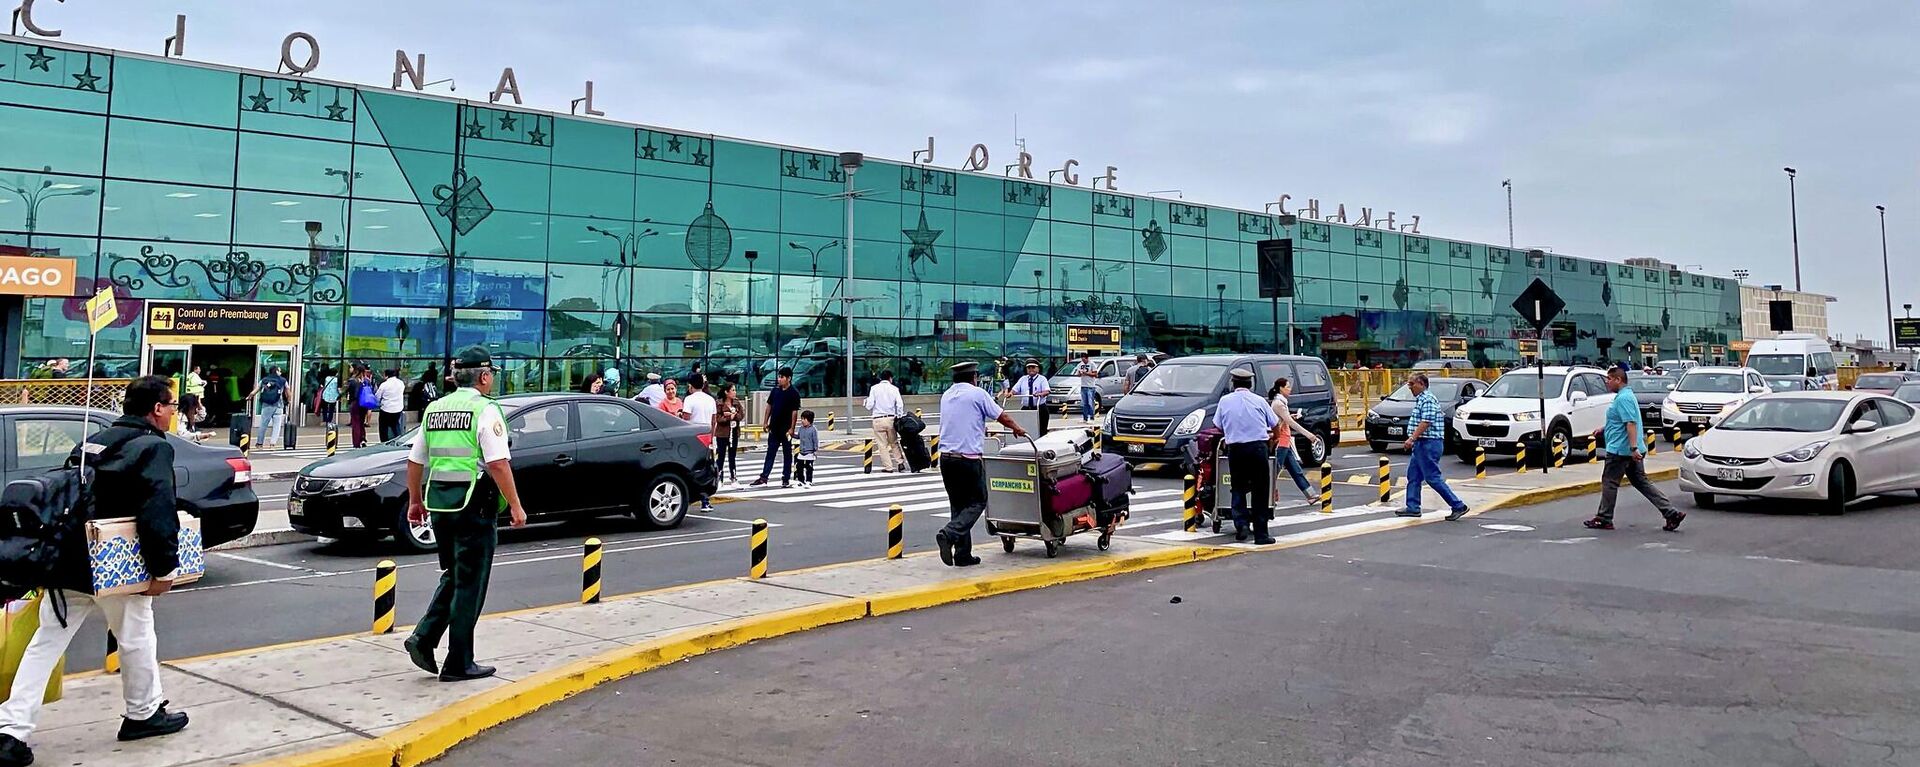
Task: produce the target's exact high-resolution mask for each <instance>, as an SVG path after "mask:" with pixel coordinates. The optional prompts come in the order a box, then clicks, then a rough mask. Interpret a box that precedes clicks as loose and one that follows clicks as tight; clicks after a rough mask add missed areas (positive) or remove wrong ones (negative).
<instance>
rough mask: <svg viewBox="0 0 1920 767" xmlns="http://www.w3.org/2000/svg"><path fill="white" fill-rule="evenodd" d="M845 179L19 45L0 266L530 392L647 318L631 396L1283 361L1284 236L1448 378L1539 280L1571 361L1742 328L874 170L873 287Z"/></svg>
mask: <svg viewBox="0 0 1920 767" xmlns="http://www.w3.org/2000/svg"><path fill="white" fill-rule="evenodd" d="M854 148H855V149H858V147H854ZM836 151H837V150H836ZM846 186H847V184H846V179H845V177H844V176H843V175H842V171H841V169H840V167H839V165H838V162H837V158H836V154H835V152H834V151H816V150H809V149H799V148H792V147H782V146H776V145H770V144H762V143H755V142H752V141H743V140H733V139H724V138H720V137H717V136H713V135H709V134H703V133H694V132H686V131H675V130H666V129H661V128H652V127H643V126H636V125H631V124H621V123H614V122H610V121H605V120H594V119H579V118H573V117H567V116H558V115H553V114H548V113H544V112H538V111H533V110H526V109H519V108H514V107H511V106H507V105H503V104H485V103H473V102H465V101H457V100H451V99H443V98H436V97H433V96H428V95H421V94H414V93H402V92H397V91H393V90H388V89H384V88H370V87H357V86H351V85H346V84H338V83H329V82H323V81H318V80H312V79H304V80H303V79H297V78H292V77H286V76H276V75H273V74H270V73H262V72H247V71H239V70H233V69H227V68H219V67H213V66H206V65H198V64H193V63H189V62H182V61H177V60H164V59H155V58H152V57H147V56H141V55H134V54H122V53H115V52H107V51H99V50H87V49H77V48H68V47H57V46H53V45H45V44H43V42H42V41H38V40H34V41H26V40H22V39H20V38H0V251H4V252H7V253H14V254H21V253H30V254H46V255H59V256H63V257H68V258H74V259H77V260H78V262H79V269H80V273H81V279H80V280H79V282H80V283H81V286H80V288H79V290H78V291H77V292H79V293H83V294H85V293H91V292H92V291H91V290H89V289H88V288H89V287H90V286H93V287H94V289H97V287H98V286H107V285H111V286H113V287H114V289H115V290H116V291H117V292H118V293H119V294H120V295H122V296H124V297H126V298H128V299H139V298H172V299H200V300H218V301H291V302H301V303H305V304H306V305H307V311H308V316H307V324H306V330H305V341H304V355H305V358H306V360H307V361H308V362H309V363H312V362H338V361H341V360H367V361H370V362H373V363H374V364H375V365H376V367H387V366H391V364H393V363H396V362H397V363H400V364H402V365H404V366H406V367H408V368H409V369H410V370H412V371H414V372H417V371H419V370H420V369H422V368H424V367H425V366H426V364H427V363H429V362H437V361H440V360H443V359H445V358H446V357H447V356H448V354H449V352H450V350H454V349H457V348H460V347H464V346H466V345H469V344H485V345H487V346H488V347H489V348H491V349H492V350H493V352H494V354H495V355H496V357H497V358H499V359H500V360H501V361H502V362H503V363H504V365H505V366H506V367H507V369H508V370H509V371H510V375H509V376H508V381H509V386H510V387H511V388H513V389H557V388H566V387H571V386H573V385H575V383H576V382H577V381H578V380H580V378H581V377H583V376H584V375H585V374H586V373H587V372H588V371H591V370H594V369H597V368H599V367H601V366H604V365H605V364H607V363H608V361H609V360H610V359H611V358H612V357H613V356H614V355H615V353H616V350H615V348H614V343H615V338H614V331H615V328H616V317H624V322H623V323H620V324H621V325H622V327H623V335H622V337H621V338H620V340H619V345H620V347H621V348H619V349H618V350H617V351H618V355H619V356H620V358H621V360H622V366H623V368H625V369H626V370H628V371H629V373H630V374H631V373H637V372H640V371H647V370H660V371H664V372H667V373H670V374H671V373H676V372H683V371H685V370H686V369H687V368H688V367H690V365H691V364H692V363H693V362H694V361H696V360H703V361H704V364H705V365H706V367H707V369H708V370H709V371H710V372H712V371H719V372H721V373H723V374H724V375H728V376H731V377H735V378H738V379H740V380H743V381H745V382H746V383H747V384H748V385H749V386H750V387H758V386H759V384H760V381H761V378H762V374H763V370H762V368H763V367H764V365H765V362H764V361H765V360H766V359H768V358H770V357H778V358H780V359H781V360H782V361H783V362H786V363H788V364H797V366H798V367H799V368H800V369H801V371H802V372H801V376H800V379H801V384H802V387H803V389H806V390H808V391H809V393H828V392H833V391H838V390H840V388H841V383H840V378H841V375H842V374H841V373H840V366H839V365H838V364H834V363H832V362H831V358H834V357H837V356H838V355H840V354H841V353H842V347H843V344H842V343H841V342H839V341H836V340H829V339H836V338H840V337H842V336H844V333H845V325H844V324H843V319H842V309H841V307H842V305H843V304H842V303H841V302H840V301H839V300H838V299H839V298H840V297H841V296H842V295H846V294H851V295H852V296H854V297H857V298H858V299H859V300H858V301H856V302H854V304H853V311H852V314H853V317H852V319H853V323H854V331H855V335H856V337H857V338H858V339H859V340H858V341H857V343H856V349H855V351H856V352H857V353H858V355H859V359H858V363H857V367H858V369H859V371H861V372H860V373H859V375H862V376H864V375H865V374H866V373H867V372H868V371H873V370H878V369H882V368H886V369H892V370H894V371H896V372H897V373H898V374H900V375H902V376H903V377H904V378H906V379H907V381H908V383H909V384H910V385H918V384H919V383H920V382H921V381H923V380H925V379H926V378H928V377H932V378H934V379H938V378H939V377H940V375H939V371H940V370H941V368H942V367H944V366H945V365H948V364H951V363H952V362H953V361H955V360H959V359H985V358H988V357H991V356H993V355H997V354H1001V353H1010V354H1014V355H1021V356H1024V355H1044V356H1048V357H1053V358H1058V357H1059V356H1060V355H1062V354H1063V353H1064V335H1065V333H1064V324H1066V323H1091V324H1112V325H1120V326H1122V327H1123V328H1124V333H1125V338H1126V342H1127V345H1128V346H1129V347H1130V348H1143V349H1145V348H1152V349H1158V350H1162V351H1167V352H1172V353H1176V354H1178V353H1187V352H1195V351H1203V350H1221V349H1273V348H1276V347H1284V346H1285V345H1286V344H1285V340H1284V336H1283V335H1282V334H1280V333H1277V332H1276V330H1277V328H1276V326H1275V324H1274V319H1275V311H1274V306H1273V305H1272V304H1271V303H1270V302H1268V301H1265V300H1261V299H1259V298H1258V294H1257V284H1256V282H1257V281H1256V278H1255V274H1254V271H1255V255H1254V250H1255V246H1254V244H1255V243H1256V242H1258V241H1260V240H1264V239H1269V238H1278V237H1292V238H1293V239H1294V240H1295V245H1296V252H1297V257H1296V259H1297V273H1298V275H1299V278H1300V284H1299V298H1298V305H1297V306H1296V307H1295V310H1294V321H1295V323H1296V324H1295V325H1294V328H1295V334H1296V338H1295V341H1296V343H1297V344H1298V348H1299V349H1300V350H1301V351H1302V352H1306V353H1324V354H1325V355H1326V356H1328V357H1329V358H1330V359H1332V360H1333V361H1335V362H1336V363H1339V362H1346V361H1349V359H1353V360H1364V361H1367V362H1389V363H1391V362H1394V361H1406V360H1412V359H1418V358H1425V357H1432V356H1435V346H1436V339H1437V337H1439V336H1441V335H1458V336H1466V337H1469V338H1472V339H1474V342H1473V344H1472V349H1473V351H1472V354H1473V356H1474V357H1475V358H1479V359H1485V360H1487V361H1492V362H1501V361H1508V360H1512V359H1515V358H1516V357H1517V349H1516V346H1517V345H1516V344H1515V343H1514V339H1515V337H1516V336H1518V335H1523V334H1519V333H1516V332H1515V331H1516V325H1515V323H1514V322H1513V321H1511V319H1510V318H1511V317H1512V312H1511V311H1510V310H1508V309H1507V308H1506V304H1507V303H1508V302H1510V301H1511V300H1512V297H1513V296H1515V295H1517V294H1518V293H1519V291H1520V290H1521V289H1522V288H1523V287H1525V285H1526V284H1527V283H1528V282H1530V281H1531V280H1532V279H1533V278H1534V277H1536V276H1537V277H1541V278H1544V279H1546V280H1547V281H1548V282H1550V283H1551V284H1553V286H1554V287H1555V288H1556V289H1557V290H1559V292H1560V293H1561V294H1562V295H1563V296H1564V297H1565V298H1566V299H1567V302H1568V304H1569V307H1568V310H1567V311H1568V314H1567V316H1566V317H1565V319H1566V320H1567V321H1568V322H1569V323H1570V324H1569V325H1568V326H1564V327H1563V328H1562V330H1561V332H1559V333H1557V334H1554V336H1553V337H1550V338H1549V339H1548V340H1547V341H1546V342H1545V345H1546V347H1547V349H1548V352H1547V356H1548V357H1549V358H1552V359H1574V358H1586V359H1598V358H1600V357H1602V356H1607V354H1608V353H1607V351H1606V348H1605V344H1606V342H1609V341H1611V342H1612V344H1613V346H1612V348H1613V352H1612V356H1619V352H1618V349H1619V344H1621V343H1624V342H1627V341H1633V342H1657V343H1659V344H1660V345H1661V348H1662V349H1663V350H1666V351H1667V353H1669V354H1671V353H1677V352H1678V350H1679V347H1680V346H1681V345H1683V344H1686V343H1695V342H1698V343H1725V342H1726V341H1727V339H1728V337H1729V336H1733V337H1737V336H1738V332H1739V294H1738V287H1737V286H1736V285H1734V284H1732V283H1731V282H1727V281H1723V280H1721V279H1718V278H1713V277H1706V276H1701V275H1693V274H1685V273H1678V272H1673V273H1669V272H1667V271H1665V270H1647V269H1641V268H1638V267H1628V266H1624V265H1620V264H1614V263H1607V262H1601V261H1593V260H1589V259H1583V258H1572V257H1564V256H1561V255H1558V254H1545V255H1544V256H1542V257H1535V256H1534V255H1532V254H1529V253H1525V252H1515V251H1510V250H1508V249H1505V248H1499V247H1491V246H1487V245H1482V244H1476V243H1467V242H1457V241H1451V240H1445V239H1441V238H1437V237H1429V236H1425V235H1419V236H1416V235H1412V234H1403V233H1399V232H1392V231H1385V230H1382V229H1370V228H1356V227H1350V226H1345V225H1341V224H1335V223H1320V222H1307V221H1303V222H1298V223H1293V222H1292V220H1291V219H1283V218H1278V217H1274V216H1269V215H1265V214H1261V213H1255V212H1250V211H1241V210H1234V209H1230V208H1222V207H1213V206H1205V205H1198V204H1188V203H1186V202H1184V201H1179V200H1166V199H1156V198H1150V197H1139V196H1133V195H1129V194H1125V193H1118V192H1115V193H1109V192H1103V191H1095V190H1090V189H1087V188H1084V187H1082V188H1075V187H1064V186H1055V185H1049V184H1044V183H1039V182H1034V181H1027V180H1019V179H1009V178H1003V177H1000V176H996V175H986V174H976V173H966V172H960V171H955V170H950V169H944V168H935V167H930V166H920V165H907V164H902V163H897V162H888V161H884V160H879V159H876V158H869V159H868V161H867V163H866V165H865V166H864V167H863V168H861V169H860V170H859V171H858V173H857V174H856V175H855V176H854V183H853V187H854V188H856V189H858V190H861V191H862V192H864V193H865V194H863V195H862V196H861V197H860V198H859V199H858V200H857V201H856V202H855V203H854V223H853V232H852V235H853V241H854V245H855V249H854V253H855V256H856V258H855V264H854V273H853V274H852V275H851V277H852V279H851V280H850V281H848V280H846V279H845V278H846V277H847V275H845V274H843V272H844V269H843V263H844V261H845V252H844V251H843V250H842V248H843V247H844V239H845V237H846V235H847V232H846V227H847V218H846V211H845V203H844V202H843V201H842V200H841V199H837V198H834V197H832V195H835V194H838V193H841V192H843V191H844V190H845V189H846ZM750 252H751V253H755V254H757V258H752V259H749V258H748V257H747V256H748V254H749V253H750ZM450 256H451V257H450ZM80 303H81V302H80V300H78V299H75V300H66V299H27V300H26V301H25V305H24V310H23V312H22V315H21V317H20V318H19V320H20V321H19V322H18V323H17V325H16V326H15V332H16V333H17V334H18V339H17V340H18V359H17V360H15V362H17V363H18V364H19V366H20V367H22V368H25V367H31V366H33V365H35V364H36V363H38V362H40V361H43V360H45V359H48V358H53V357H69V358H72V357H82V356H84V353H85V339H86V327H85V322H84V319H83V313H82V311H81V308H80ZM137 313H138V306H137V304H133V303H132V302H130V301H129V302H127V304H126V305H124V306H123V308H122V314H123V317H122V320H121V321H120V322H119V323H118V324H116V325H115V326H113V327H111V328H109V329H108V330H106V331H103V333H102V335H101V337H100V338H101V344H100V346H99V354H100V358H101V360H102V361H103V364H104V365H105V366H106V368H107V369H108V370H109V372H113V373H122V374H124V373H126V372H129V371H132V370H135V369H137V368H138V358H139V356H140V354H141V350H142V347H141V341H142V339H141V338H140V336H139V325H138V321H137V316H136V315H137ZM1278 315H1279V318H1280V321H1281V322H1283V323H1284V322H1285V321H1286V307H1285V305H1284V303H1283V304H1282V305H1281V306H1280V309H1279V312H1278Z"/></svg>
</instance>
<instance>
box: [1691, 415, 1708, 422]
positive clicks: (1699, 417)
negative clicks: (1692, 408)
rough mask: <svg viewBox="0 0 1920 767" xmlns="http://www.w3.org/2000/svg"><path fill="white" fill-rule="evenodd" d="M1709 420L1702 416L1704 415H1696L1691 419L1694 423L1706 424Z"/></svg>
mask: <svg viewBox="0 0 1920 767" xmlns="http://www.w3.org/2000/svg"><path fill="white" fill-rule="evenodd" d="M1710 420H1712V418H1711V417H1710V416H1704V415H1696V416H1694V417H1693V418H1692V421H1693V422H1694V423H1706V422H1708V421H1710Z"/></svg>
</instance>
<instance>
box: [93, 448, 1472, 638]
mask: <svg viewBox="0 0 1920 767" xmlns="http://www.w3.org/2000/svg"><path fill="white" fill-rule="evenodd" d="M753 457H754V458H755V459H757V458H758V456H753ZM1390 457H1391V459H1392V461H1393V462H1394V472H1395V474H1396V475H1399V474H1401V473H1404V472H1405V462H1406V456H1405V455H1404V454H1400V453H1394V454H1391V456H1390ZM1449 460H1450V459H1449ZM1377 461H1378V456H1375V455H1373V454H1371V453H1368V452H1367V451H1366V448H1364V447H1360V448H1351V447H1349V448H1342V449H1340V450H1337V451H1336V452H1335V455H1334V458H1333V461H1332V463H1333V465H1334V466H1335V469H1336V470H1335V475H1336V477H1337V478H1338V479H1337V483H1336V485H1335V492H1334V501H1335V506H1336V508H1347V507H1353V506H1360V505H1363V504H1366V503H1368V502H1369V501H1372V500H1374V497H1375V495H1376V491H1375V490H1373V489H1372V488H1371V487H1369V486H1359V485H1349V484H1345V483H1344V480H1345V479H1347V478H1348V477H1349V476H1351V475H1354V474H1365V475H1367V476H1369V477H1370V476H1372V474H1373V472H1374V470H1375V467H1376V465H1377ZM749 463H751V464H752V465H751V466H748V464H749ZM857 465H858V461H857V458H856V457H855V456H852V455H846V454H828V455H826V456H824V457H823V459H822V462H821V467H820V471H821V479H822V483H821V486H820V487H818V488H814V489H811V490H806V489H799V488H795V489H792V490H778V489H777V488H775V489H767V490H757V491H751V492H741V493H739V495H741V496H742V500H737V501H734V502H728V503H719V504H717V505H716V507H715V513H714V514H712V515H701V514H697V513H694V514H689V515H688V516H687V518H686V521H685V522H684V523H683V524H682V525H681V526H680V527H679V528H676V529H673V530H648V529H646V528H645V527H643V526H641V525H640V524H639V523H637V522H634V521H633V520H631V519H625V518H604V519H595V520H581V521H575V522H568V523H560V524H546V525H536V526H532V527H528V528H525V529H522V530H512V529H505V528H503V529H502V530H501V533H500V547H499V551H498V553H497V554H496V558H495V565H494V572H493V578H492V581H491V584H490V590H489V593H488V597H487V604H486V609H487V610H488V611H489V612H500V611H507V610H516V609H521V608H526V607H544V606H549V605H555V604H564V603H569V602H572V601H575V600H578V599H579V594H580V564H579V559H580V546H581V543H582V542H583V541H584V540H585V539H587V538H589V537H599V538H600V539H601V540H602V541H603V542H604V544H605V550H604V561H603V564H602V566H601V571H602V573H603V577H604V579H605V580H604V586H603V589H604V592H605V593H607V594H609V595H613V594H622V593H631V592H636V591H645V590H649V589H657V588H663V587H667V586H675V585H681V584H686V583H695V582H700V581H707V580H713V579H718V578H730V577H736V576H740V575H743V574H745V571H746V566H747V548H748V547H747V540H746V539H747V535H748V527H749V525H750V524H751V522H752V521H753V520H754V519H756V518H764V519H766V520H767V521H768V522H769V523H770V524H771V525H773V526H774V528H773V530H772V532H771V537H772V548H771V555H770V557H769V562H770V564H771V566H772V567H773V568H774V569H775V570H776V571H777V570H781V569H797V568H802V567H811V566H816V565H825V564H833V563H837V562H846V561H852V560H856V559H862V558H866V557H876V556H881V555H883V554H884V553H885V546H886V527H885V508H886V506H887V504H888V503H891V502H893V501H896V500H897V501H899V502H901V503H902V504H904V505H905V506H906V509H907V512H908V514H907V523H906V524H907V544H908V546H907V548H908V550H909V551H919V550H925V549H930V548H932V547H933V532H934V530H936V529H938V527H939V526H940V525H942V524H945V520H944V519H943V518H941V517H944V513H945V510H946V506H945V496H944V493H943V492H942V491H941V490H940V487H939V476H938V472H937V471H928V472H925V473H923V474H921V475H918V476H898V475H896V476H887V475H872V476H861V475H860V474H859V473H858V471H857V469H856V468H855V467H857ZM1447 466H1448V468H1449V470H1450V471H1459V469H1458V468H1456V467H1457V466H1458V465H1457V464H1454V463H1451V462H1449V463H1448V464H1447ZM758 467H759V462H758V460H753V461H749V460H748V456H745V455H743V456H742V457H741V470H742V472H743V474H746V475H747V476H749V477H751V476H752V475H753V473H755V472H757V470H758ZM1505 470H1508V469H1507V467H1500V468H1499V469H1497V470H1496V471H1505ZM777 471H778V470H777V469H776V473H777ZM288 484H289V483H288V482H285V481H280V482H261V483H260V484H259V486H258V487H257V488H256V490H257V491H258V492H259V493H260V494H261V497H262V499H263V500H262V508H263V509H284V508H285V505H286V500H285V496H286V492H287V486H288ZM1135 487H1136V490H1137V491H1138V492H1139V494H1138V495H1136V497H1135V500H1134V508H1135V512H1134V516H1133V519H1132V520H1131V521H1130V522H1129V523H1128V525H1127V526H1126V528H1124V529H1123V531H1122V535H1153V534H1157V533H1165V532H1169V531H1175V530H1178V529H1179V521H1180V517H1181V514H1180V509H1179V496H1180V493H1179V489H1180V478H1179V477H1178V476H1177V475H1176V474H1175V473H1174V472H1173V471H1171V470H1166V469H1162V470H1158V471H1151V472H1148V471H1143V472H1136V474H1135ZM749 496H751V497H749ZM1287 497H1291V494H1290V493H1289V494H1288V496H1287ZM1298 510H1299V509H1295V511H1298ZM936 515H939V516H936ZM1380 516H1384V515H1380ZM1356 519H1358V518H1350V517H1342V518H1341V520H1340V521H1341V522H1351V521H1355V520H1356ZM991 543H992V542H991V541H986V542H984V544H982V545H991ZM1023 545H1031V544H1023ZM1067 545H1069V546H1091V545H1093V543H1092V541H1091V540H1081V539H1078V538H1076V539H1073V540H1070V541H1068V543H1067ZM382 559H392V560H394V561H395V562H396V563H398V564H399V565H400V568H401V570H400V586H399V592H398V605H399V607H398V612H399V620H400V625H401V626H406V625H410V624H411V623H412V621H413V620H414V619H416V618H417V617H418V616H419V614H420V611H421V610H422V609H423V608H424V607H425V605H426V603H427V601H428V599H429V598H430V597H431V596H432V593H433V587H434V585H435V584H436V582H437V579H438V577H439V573H438V561H437V559H436V558H435V557H434V556H432V555H431V554H412V553H404V552H403V551H402V550H401V549H399V548H398V547H396V546H394V545H392V544H375V545H359V546H353V545H347V544H321V543H297V544H287V545H281V546H266V547H258V548H250V549H243V550H239V551H230V552H214V553H213V554H212V555H210V557H209V562H208V574H207V575H206V576H205V577H204V578H203V579H202V580H201V581H199V582H197V583H194V584H192V585H190V586H186V587H183V588H181V589H180V590H179V591H177V592H175V593H173V594H170V595H168V596H167V597H166V598H165V599H163V600H162V601H161V602H160V603H159V605H158V608H157V609H156V611H155V612H156V620H157V621H158V631H159V636H160V651H161V656H162V657H163V658H165V659H174V658H187V657H194V656H198V655H204V654H208V653H215V652H226V651H230V650H242V649H250V648H256V647H262V646H267V645H273V644H280V643H284V642H291V641H298V640H303V639H312V638H317V637H326V636H335V635H340V634H348V633H354V632H359V631H365V630H367V628H368V626H369V625H370V624H371V622H372V610H373V607H372V586H373V568H374V566H375V565H376V564H378V563H379V561H380V560H382ZM105 642H106V639H105V630H104V628H103V627H101V626H100V625H98V623H97V622H95V623H91V624H89V625H88V626H86V627H84V628H83V629H82V630H81V633H80V635H79V637H78V638H77V639H76V640H75V642H74V645H73V650H72V651H70V652H69V654H68V668H69V669H71V670H86V669H92V668H98V667H99V665H100V662H101V656H102V654H103V653H104V648H105Z"/></svg>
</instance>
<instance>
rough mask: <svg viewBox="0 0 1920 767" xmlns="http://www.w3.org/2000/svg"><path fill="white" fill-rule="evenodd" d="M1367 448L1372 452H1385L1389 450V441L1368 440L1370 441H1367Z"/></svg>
mask: <svg viewBox="0 0 1920 767" xmlns="http://www.w3.org/2000/svg"><path fill="white" fill-rule="evenodd" d="M1367 450H1368V451H1371V452H1375V453H1384V452H1387V443H1385V442H1368V443H1367Z"/></svg>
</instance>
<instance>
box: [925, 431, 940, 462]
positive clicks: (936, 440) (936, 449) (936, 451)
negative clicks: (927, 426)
mask: <svg viewBox="0 0 1920 767" xmlns="http://www.w3.org/2000/svg"><path fill="white" fill-rule="evenodd" d="M932 452H933V455H932V457H931V458H929V459H928V462H927V466H928V467H929V468H934V469H937V468H940V435H938V434H935V435H933V447H932Z"/></svg>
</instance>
